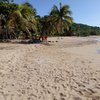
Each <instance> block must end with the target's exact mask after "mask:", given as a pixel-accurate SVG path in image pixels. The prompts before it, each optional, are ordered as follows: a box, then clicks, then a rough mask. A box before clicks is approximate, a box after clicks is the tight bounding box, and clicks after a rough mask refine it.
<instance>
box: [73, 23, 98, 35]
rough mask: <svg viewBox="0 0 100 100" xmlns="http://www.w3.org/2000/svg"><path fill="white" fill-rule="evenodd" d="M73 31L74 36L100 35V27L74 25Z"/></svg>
mask: <svg viewBox="0 0 100 100" xmlns="http://www.w3.org/2000/svg"><path fill="white" fill-rule="evenodd" d="M72 31H73V32H74V35H77V36H88V35H100V27H96V26H89V25H85V24H78V23H74V24H73V26H72Z"/></svg>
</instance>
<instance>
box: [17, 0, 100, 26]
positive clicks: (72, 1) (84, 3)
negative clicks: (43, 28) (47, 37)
mask: <svg viewBox="0 0 100 100" xmlns="http://www.w3.org/2000/svg"><path fill="white" fill-rule="evenodd" d="M26 1H29V2H30V3H31V4H32V5H33V7H34V8H36V10H37V14H38V15H40V16H44V15H48V14H49V12H50V10H51V9H52V7H53V5H54V4H55V5H57V6H58V7H59V3H60V2H61V3H62V5H65V4H67V5H69V6H70V10H71V11H72V17H73V19H74V22H76V23H82V24H87V25H90V26H99V27H100V0H15V2H16V3H24V2H26Z"/></svg>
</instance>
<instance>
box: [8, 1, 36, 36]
mask: <svg viewBox="0 0 100 100" xmlns="http://www.w3.org/2000/svg"><path fill="white" fill-rule="evenodd" d="M34 11H35V10H34V9H32V8H31V7H30V6H28V5H27V4H26V3H25V4H21V5H19V6H18V9H17V10H15V11H14V12H13V13H11V15H10V16H9V21H8V27H9V29H12V28H14V30H16V31H19V30H20V31H23V32H24V33H26V35H28V36H29V37H31V36H32V34H31V32H30V31H32V32H34V33H37V28H36V24H37V22H36V19H35V12H34Z"/></svg>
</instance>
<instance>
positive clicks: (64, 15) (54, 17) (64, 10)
mask: <svg viewBox="0 0 100 100" xmlns="http://www.w3.org/2000/svg"><path fill="white" fill-rule="evenodd" d="M49 19H50V21H51V22H52V23H51V24H52V25H51V27H52V29H53V30H55V31H57V32H58V33H60V34H61V33H63V30H64V29H67V30H69V27H70V26H71V25H72V23H73V19H72V17H71V11H70V9H69V6H68V5H64V6H62V5H61V3H60V8H58V7H57V6H56V5H54V6H53V9H52V10H51V12H50V16H49Z"/></svg>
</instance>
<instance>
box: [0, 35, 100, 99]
mask: <svg viewBox="0 0 100 100" xmlns="http://www.w3.org/2000/svg"><path fill="white" fill-rule="evenodd" d="M95 38H96V37H86V38H82V37H59V38H57V37H55V38H49V41H51V42H50V45H43V44H11V43H8V44H7V43H1V44H0V100H100V54H99V52H100V42H95V41H94V39H95Z"/></svg>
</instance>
